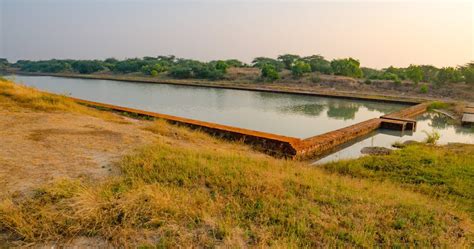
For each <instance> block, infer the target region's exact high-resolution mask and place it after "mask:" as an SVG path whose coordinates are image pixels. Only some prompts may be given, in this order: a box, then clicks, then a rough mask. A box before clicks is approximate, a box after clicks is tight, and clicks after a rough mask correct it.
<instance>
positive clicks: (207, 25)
mask: <svg viewBox="0 0 474 249" xmlns="http://www.w3.org/2000/svg"><path fill="white" fill-rule="evenodd" d="M0 3H1V5H0V10H1V11H0V15H1V18H0V22H1V31H0V32H1V33H0V57H6V58H8V59H9V60H10V61H16V60H18V59H31V60H38V59H51V58H73V59H95V58H97V59H104V58H107V57H115V58H131V57H142V56H155V55H168V54H174V55H176V56H178V57H186V58H193V59H199V60H212V59H227V58H237V59H240V60H243V61H245V62H250V61H251V60H252V58H254V57H257V56H269V57H276V56H277V55H279V54H283V53H294V54H300V55H311V54H321V55H324V56H325V57H327V58H328V59H333V58H341V57H349V56H352V57H354V58H358V59H359V60H360V61H361V63H362V65H363V66H369V67H375V68H383V67H387V66H389V65H395V66H407V65H409V64H411V63H413V64H432V65H435V66H456V65H459V64H464V63H466V62H468V61H470V60H473V59H474V51H473V15H474V14H473V13H474V7H473V5H474V4H473V3H472V2H471V1H464V2H460V1H444V2H440V1H436V2H429V1H422V2H409V1H403V2H385V1H383V2H377V1H368V2H360V1H337V2H319V1H313V2H309V1H306V2H289V1H288V2H284V1H257V2H250V1H132V0H129V1H106V0H97V1H91V0H87V1H76V0H69V1H59V0H36V1H34V0H0Z"/></svg>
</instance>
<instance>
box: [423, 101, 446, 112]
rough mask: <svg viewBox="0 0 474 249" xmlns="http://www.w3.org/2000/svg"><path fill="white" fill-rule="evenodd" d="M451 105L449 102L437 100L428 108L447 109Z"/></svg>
mask: <svg viewBox="0 0 474 249" xmlns="http://www.w3.org/2000/svg"><path fill="white" fill-rule="evenodd" d="M449 106H450V105H449V104H448V103H445V102H440V101H435V102H433V103H431V104H430V105H429V106H428V110H430V111H431V110H434V109H438V110H439V109H446V108H448V107H449Z"/></svg>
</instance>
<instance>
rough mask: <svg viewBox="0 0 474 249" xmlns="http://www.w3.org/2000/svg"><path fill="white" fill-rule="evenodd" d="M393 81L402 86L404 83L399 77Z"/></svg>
mask: <svg viewBox="0 0 474 249" xmlns="http://www.w3.org/2000/svg"><path fill="white" fill-rule="evenodd" d="M393 83H395V85H396V86H401V85H402V81H401V80H400V79H398V78H397V79H395V80H394V81H393Z"/></svg>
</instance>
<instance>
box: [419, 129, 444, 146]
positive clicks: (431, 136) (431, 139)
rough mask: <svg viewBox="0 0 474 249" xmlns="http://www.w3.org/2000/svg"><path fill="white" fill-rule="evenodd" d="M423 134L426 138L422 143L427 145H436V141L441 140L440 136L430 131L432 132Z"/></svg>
mask: <svg viewBox="0 0 474 249" xmlns="http://www.w3.org/2000/svg"><path fill="white" fill-rule="evenodd" d="M423 133H425V134H426V138H425V141H424V142H425V143H427V144H436V143H437V142H438V140H439V139H440V138H441V135H440V134H439V132H437V131H432V132H427V131H423Z"/></svg>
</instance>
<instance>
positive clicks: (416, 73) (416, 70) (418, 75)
mask: <svg viewBox="0 0 474 249" xmlns="http://www.w3.org/2000/svg"><path fill="white" fill-rule="evenodd" d="M406 72H407V77H408V78H409V79H410V80H412V81H413V83H415V84H418V83H419V82H420V81H421V80H422V79H423V70H421V67H420V66H415V65H410V66H409V67H408V68H407V70H406Z"/></svg>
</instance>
